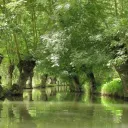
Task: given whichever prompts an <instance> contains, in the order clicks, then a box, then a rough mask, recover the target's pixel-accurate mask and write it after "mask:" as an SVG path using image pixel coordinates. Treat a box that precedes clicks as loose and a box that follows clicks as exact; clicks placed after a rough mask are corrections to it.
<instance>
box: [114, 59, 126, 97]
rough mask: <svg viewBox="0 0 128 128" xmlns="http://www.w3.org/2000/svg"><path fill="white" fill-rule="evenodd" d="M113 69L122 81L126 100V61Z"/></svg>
mask: <svg viewBox="0 0 128 128" xmlns="http://www.w3.org/2000/svg"><path fill="white" fill-rule="evenodd" d="M115 68H116V71H117V72H118V74H119V76H120V78H121V81H122V85H123V93H124V97H125V98H128V61H127V62H125V63H124V64H122V65H120V66H118V67H115Z"/></svg>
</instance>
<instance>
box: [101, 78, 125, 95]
mask: <svg viewBox="0 0 128 128" xmlns="http://www.w3.org/2000/svg"><path fill="white" fill-rule="evenodd" d="M101 94H102V95H111V96H120V97H122V96H123V86H122V83H121V80H120V79H119V78H116V79H113V80H112V81H111V82H109V83H105V84H104V85H102V88H101Z"/></svg>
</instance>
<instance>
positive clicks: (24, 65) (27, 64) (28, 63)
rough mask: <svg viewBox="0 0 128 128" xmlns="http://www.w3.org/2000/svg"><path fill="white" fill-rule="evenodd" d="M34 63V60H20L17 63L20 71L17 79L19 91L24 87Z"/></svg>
mask: <svg viewBox="0 0 128 128" xmlns="http://www.w3.org/2000/svg"><path fill="white" fill-rule="evenodd" d="M35 65H36V63H35V61H34V60H21V61H20V62H19V64H18V68H19V71H20V76H19V80H18V85H19V87H20V89H21V91H22V90H23V89H24V88H25V87H26V82H27V80H28V78H29V77H31V76H32V73H33V69H34V67H35Z"/></svg>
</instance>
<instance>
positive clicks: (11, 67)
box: [8, 64, 14, 86]
mask: <svg viewBox="0 0 128 128" xmlns="http://www.w3.org/2000/svg"><path fill="white" fill-rule="evenodd" d="M13 71H14V64H10V65H9V67H8V85H9V86H12V77H13Z"/></svg>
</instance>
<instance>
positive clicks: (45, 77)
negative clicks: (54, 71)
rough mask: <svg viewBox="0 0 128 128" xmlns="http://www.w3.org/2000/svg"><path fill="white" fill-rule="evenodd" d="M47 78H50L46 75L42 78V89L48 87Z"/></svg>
mask: <svg viewBox="0 0 128 128" xmlns="http://www.w3.org/2000/svg"><path fill="white" fill-rule="evenodd" d="M47 78H48V74H44V75H42V76H41V84H40V85H41V88H45V87H46V82H47Z"/></svg>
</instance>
